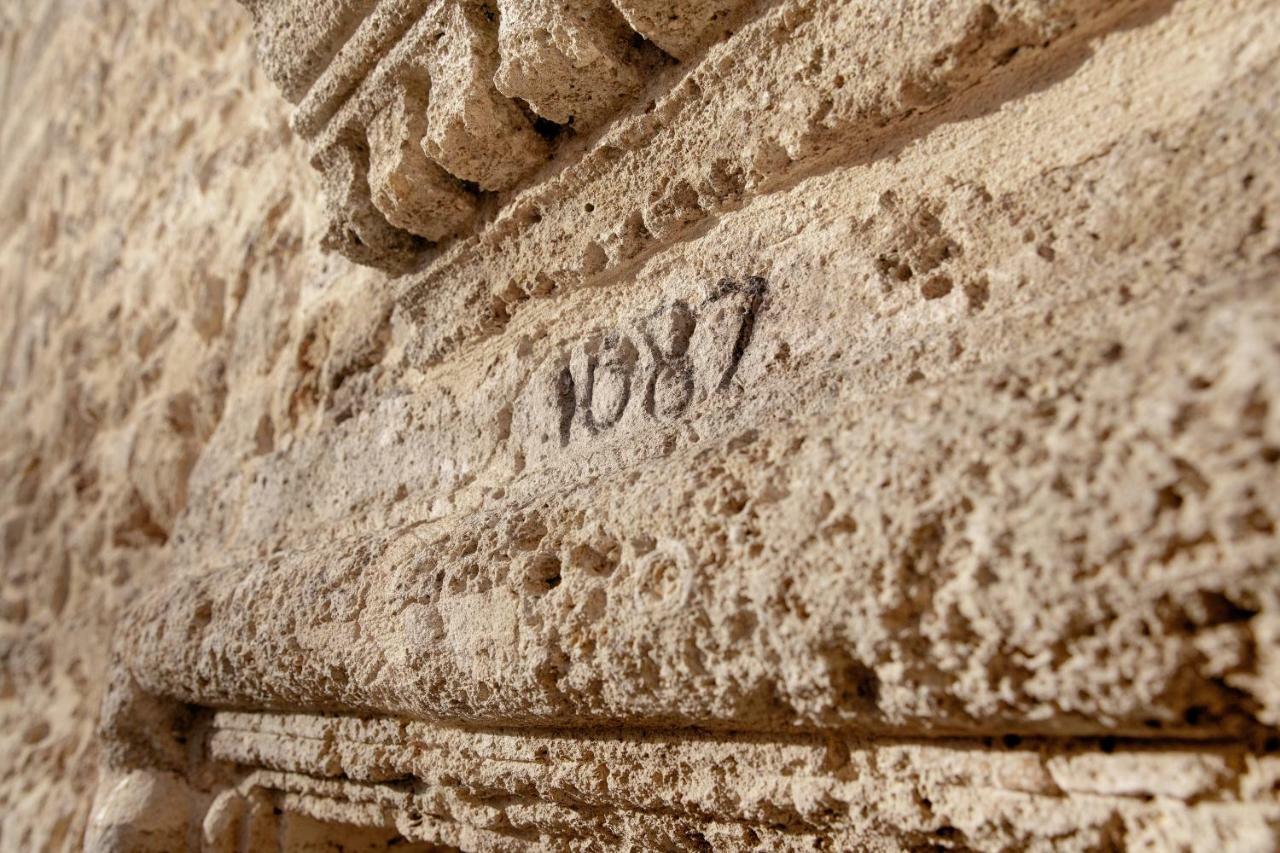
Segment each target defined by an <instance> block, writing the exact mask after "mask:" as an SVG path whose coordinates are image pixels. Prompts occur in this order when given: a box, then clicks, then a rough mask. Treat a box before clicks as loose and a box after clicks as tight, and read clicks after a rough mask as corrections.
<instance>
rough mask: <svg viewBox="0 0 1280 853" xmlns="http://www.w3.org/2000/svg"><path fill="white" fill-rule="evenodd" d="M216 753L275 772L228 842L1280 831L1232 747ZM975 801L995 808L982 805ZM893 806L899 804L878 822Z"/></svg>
mask: <svg viewBox="0 0 1280 853" xmlns="http://www.w3.org/2000/svg"><path fill="white" fill-rule="evenodd" d="M1103 746H1105V750H1104V749H1102V748H1101V747H1103ZM208 753H209V756H210V758H211V759H212V760H215V761H224V762H228V763H232V764H236V765H240V766H243V767H253V768H261V769H258V770H255V771H253V772H251V773H249V774H247V775H246V776H245V777H244V778H243V779H242V781H241V782H240V783H239V785H238V786H237V788H236V790H235V792H234V793H231V794H230V795H228V796H225V797H224V798H222V799H221V800H220V801H219V802H218V804H217V805H216V807H215V808H214V809H213V810H211V812H210V817H209V818H207V819H206V821H205V825H204V831H205V833H206V841H214V842H216V841H217V835H218V834H219V833H226V834H228V835H235V834H237V833H241V832H246V831H248V832H253V831H255V828H256V826H258V825H270V823H271V821H270V818H269V816H268V815H269V812H270V810H271V808H272V806H273V805H275V804H277V803H281V802H285V803H287V804H288V806H287V807H288V808H289V810H290V811H292V812H297V813H300V814H303V815H310V816H312V817H314V818H316V819H320V820H342V821H344V822H346V823H351V824H355V825H362V826H369V827H386V828H393V829H395V830H397V831H398V832H399V833H400V834H401V835H402V836H403V837H404V838H405V839H407V840H410V841H422V842H431V843H436V844H447V845H450V846H451V847H456V848H460V849H464V850H468V849H503V848H504V847H505V846H507V845H511V844H512V843H513V842H516V843H518V844H522V845H526V846H529V847H536V848H541V849H557V848H559V847H562V846H570V845H572V844H573V843H575V841H576V842H579V843H580V842H581V840H582V839H584V838H594V839H601V840H602V841H608V842H609V843H610V844H614V845H618V846H621V847H630V848H633V849H634V848H640V849H697V848H698V847H699V846H700V845H709V846H710V848H711V849H766V850H812V849H815V847H821V846H823V845H826V846H827V847H830V848H832V849H846V850H852V849H866V848H869V847H874V846H876V845H884V844H886V842H891V843H896V844H898V845H900V846H901V847H902V848H908V849H912V848H919V847H923V846H926V845H928V844H930V843H934V844H943V845H945V844H951V845H960V844H963V845H967V846H969V847H971V848H973V849H992V848H996V847H999V846H1002V845H1003V846H1008V845H1015V846H1017V845H1034V844H1037V843H1045V842H1046V841H1047V840H1048V839H1049V838H1053V839H1054V840H1055V841H1056V842H1057V843H1058V844H1059V845H1063V846H1068V847H1072V848H1081V847H1088V846H1089V845H1093V846H1094V847H1095V848H1103V847H1107V846H1120V845H1121V844H1122V839H1123V840H1124V843H1127V844H1129V845H1130V846H1135V847H1136V846H1141V845H1142V844H1143V843H1144V842H1148V843H1157V844H1163V843H1168V842H1169V841H1170V840H1172V839H1171V838H1170V837H1169V836H1167V835H1165V836H1162V835H1161V834H1160V833H1159V832H1153V831H1152V832H1149V834H1148V836H1147V838H1146V839H1144V838H1143V833H1142V832H1141V831H1138V832H1134V833H1132V834H1130V835H1129V836H1128V837H1127V838H1126V837H1125V836H1124V834H1123V833H1122V831H1121V830H1120V829H1119V827H1120V825H1121V824H1127V825H1131V826H1135V827H1140V826H1144V825H1146V826H1150V827H1154V826H1156V825H1159V823H1160V820H1161V815H1162V814H1165V813H1167V811H1166V810H1167V809H1169V807H1170V804H1173V803H1176V804H1178V806H1179V807H1180V808H1183V809H1185V814H1186V815H1187V821H1186V826H1187V829H1186V830H1184V831H1185V832H1186V833H1187V835H1186V836H1184V837H1185V838H1186V839H1187V840H1191V839H1193V838H1194V839H1195V841H1196V842H1198V843H1203V842H1204V841H1205V840H1206V839H1208V838H1211V837H1213V836H1214V835H1215V834H1217V832H1216V831H1215V830H1214V829H1213V828H1212V827H1213V826H1214V824H1215V823H1217V822H1219V821H1227V822H1233V821H1234V822H1237V824H1236V827H1235V832H1234V833H1233V834H1232V836H1231V837H1232V840H1233V841H1235V842H1238V843H1244V844H1246V845H1247V844H1249V843H1251V842H1252V843H1254V844H1257V843H1266V841H1267V840H1268V839H1269V838H1270V827H1269V825H1268V822H1269V821H1275V820H1277V819H1280V804H1277V803H1276V802H1275V801H1274V800H1271V799H1270V798H1268V797H1267V796H1266V795H1265V794H1264V792H1265V791H1266V789H1267V787H1268V786H1269V785H1271V784H1274V783H1275V782H1276V781H1277V780H1280V758H1277V757H1276V756H1267V757H1264V758H1262V759H1260V760H1256V761H1255V760H1249V759H1246V757H1245V754H1244V753H1242V752H1241V751H1239V749H1238V748H1237V747H1233V746H1232V745H1229V744H1212V745H1205V746H1202V747H1197V748H1186V747H1183V746H1180V745H1174V746H1173V747H1172V748H1170V747H1169V746H1167V745H1165V746H1162V747H1159V748H1153V746H1152V745H1150V744H1135V743H1126V742H1123V741H1109V742H1107V743H1106V744H1102V743H1101V742H1097V741H1094V742H1089V741H1072V742H1055V741H1044V740H1041V741H1035V740H1027V739H1021V738H1017V737H1012V736H1009V737H1004V738H1000V739H995V740H994V741H993V740H992V739H987V740H985V741H984V740H980V739H976V740H947V739H940V740H934V741H927V740H925V741H922V740H909V739H908V740H902V741H896V742H895V741H892V740H880V741H877V742H875V743H870V744H869V743H866V742H863V741H859V740H857V739H847V738H839V737H829V736H828V737H813V736H808V737H806V736H800V735H792V736H774V737H771V738H759V737H752V736H750V735H724V736H714V735H709V734H696V733H691V734H682V735H681V736H679V737H673V736H671V735H668V734H663V733H660V732H646V731H642V730H641V731H635V730H620V731H610V732H601V733H582V732H575V731H573V730H550V731H535V732H529V731H514V730H506V731H480V730H466V729H451V728H442V727H436V726H430V725H423V724H417V723H406V722H401V721H389V720H377V719H367V720H334V719H332V718H315V717H306V716H301V715H271V714H260V715H255V714H243V713H228V712H221V713H217V714H215V715H213V719H212V721H211V725H210V727H209V735H208ZM936 768H946V770H945V774H939V773H934V772H931V771H933V770H934V769H936ZM972 798H982V799H984V800H985V801H986V802H987V803H988V807H987V809H985V810H983V811H982V812H975V811H974V810H972V809H970V808H967V807H966V805H965V803H966V801H967V800H969V799H972ZM886 801H892V802H895V803H897V804H899V805H897V806H896V807H889V808H884V809H882V810H880V811H879V812H878V813H876V814H874V815H864V814H862V813H860V812H859V806H861V805H862V804H865V803H869V802H886ZM1067 813H1071V817H1070V818H1069V819H1068V818H1066V815H1067ZM1068 827H1069V828H1068ZM704 849H705V848H704Z"/></svg>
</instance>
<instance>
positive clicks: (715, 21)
mask: <svg viewBox="0 0 1280 853" xmlns="http://www.w3.org/2000/svg"><path fill="white" fill-rule="evenodd" d="M613 5H614V6H617V7H618V11H619V12H621V13H622V16H623V17H624V18H626V19H627V23H628V24H630V25H631V28H632V29H634V30H635V31H636V32H638V33H640V34H641V35H642V36H644V37H645V38H647V39H648V40H649V41H651V42H653V43H654V44H656V45H657V46H658V47H660V48H662V49H663V50H664V51H666V52H667V53H669V54H670V55H672V56H674V57H675V58H676V59H679V60H681V61H684V60H687V59H690V58H692V57H693V56H694V55H695V54H696V53H697V52H698V50H699V49H701V48H702V47H705V46H706V45H707V44H709V43H711V42H714V41H719V40H720V39H721V38H723V37H724V35H725V34H726V33H727V32H729V31H730V30H731V29H732V27H733V25H734V24H735V23H736V21H735V15H734V13H735V12H737V11H738V10H740V9H741V8H742V7H743V6H745V5H747V3H746V0H683V2H680V3H671V2H664V0H613Z"/></svg>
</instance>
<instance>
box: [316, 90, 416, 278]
mask: <svg viewBox="0 0 1280 853" xmlns="http://www.w3.org/2000/svg"><path fill="white" fill-rule="evenodd" d="M391 117H394V113H392V114H391ZM392 124H393V127H394V122H393V123H392ZM392 133H394V131H392ZM391 138H392V139H394V138H395V137H394V136H392V137H391ZM399 150H400V149H399V148H395V147H392V148H391V150H388V148H387V147H383V148H382V149H381V151H380V152H379V155H380V160H379V167H380V168H379V172H378V175H377V178H376V180H377V181H378V186H377V189H378V191H379V193H380V195H381V197H382V199H383V203H384V204H385V205H386V206H387V207H388V208H389V209H391V210H393V211H394V212H395V214H396V216H397V217H403V218H404V221H406V222H408V221H413V222H414V223H415V224H420V225H423V226H424V227H425V226H426V223H419V222H418V220H417V219H416V218H414V213H416V212H417V211H416V210H414V208H413V207H412V206H411V205H413V204H414V203H415V201H416V198H417V196H416V193H415V194H413V195H410V196H409V199H407V200H406V205H405V207H404V208H401V207H400V206H399V199H398V197H396V196H395V195H393V193H395V191H396V190H397V189H398V188H397V187H395V186H394V185H390V184H389V181H391V180H394V178H393V176H394V175H395V174H397V172H393V171H391V170H390V169H389V165H388V164H389V163H394V162H395V161H394V159H392V156H394V153H398V151H399ZM388 155H392V156H388ZM369 158H370V152H369V148H368V146H367V144H364V143H360V142H351V143H347V144H338V145H335V146H333V147H331V148H328V149H326V150H323V151H320V152H318V153H317V154H316V155H315V157H314V158H313V161H312V162H313V163H315V164H316V166H317V168H319V170H320V172H321V175H322V176H323V178H324V182H323V183H324V194H325V207H326V211H327V214H328V219H329V224H328V228H327V230H326V231H325V235H324V238H323V240H322V245H323V246H324V247H325V248H326V249H330V250H335V251H340V252H341V253H342V254H344V255H346V256H347V257H348V258H351V259H352V260H358V261H359V262H361V263H366V264H370V265H377V266H382V267H384V268H386V269H388V270H390V271H403V270H405V269H408V268H409V267H411V266H412V265H413V264H414V262H415V261H416V260H417V258H418V257H419V255H420V254H421V251H422V249H423V247H424V245H423V242H422V240H421V238H419V237H415V236H414V235H413V234H411V233H409V232H408V231H405V230H403V229H401V228H397V227H396V226H394V225H392V224H391V223H390V222H389V221H387V218H386V216H385V215H384V214H383V213H382V211H381V210H379V209H378V207H377V206H376V204H375V202H374V199H373V197H372V195H371V191H372V188H373V186H372V184H371V180H370V178H371V176H370V173H369ZM435 227H439V226H435Z"/></svg>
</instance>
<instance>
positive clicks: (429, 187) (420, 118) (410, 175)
mask: <svg viewBox="0 0 1280 853" xmlns="http://www.w3.org/2000/svg"><path fill="white" fill-rule="evenodd" d="M426 128H427V106H426V98H425V96H424V92H423V90H422V89H420V88H417V87H415V86H413V85H412V84H408V85H406V86H404V87H402V88H400V89H398V90H397V91H396V92H395V93H394V94H393V95H392V98H391V102H390V103H388V104H387V105H386V106H384V107H383V108H382V109H381V110H380V111H379V112H378V114H377V115H376V116H374V118H373V121H371V122H370V124H369V160H370V168H369V188H370V190H371V191H372V193H373V204H374V206H375V207H377V208H378V210H379V211H381V212H382V214H383V215H384V216H385V217H386V218H387V222H389V223H390V224H391V225H392V226H394V227H396V228H400V229H403V230H405V231H408V232H410V233H411V234H416V235H418V236H419V237H425V238H426V239H428V240H440V239H442V238H443V237H446V236H448V235H450V234H453V233H454V232H455V231H457V230H458V229H459V228H460V227H462V225H463V223H465V222H466V221H467V220H468V219H469V218H470V217H471V214H472V213H473V212H474V211H475V205H476V202H475V197H474V196H473V195H472V194H471V193H470V192H468V191H467V190H466V188H465V187H463V186H462V184H461V183H460V182H459V181H458V179H457V178H455V177H454V176H453V175H450V174H449V173H448V172H446V171H445V170H444V169H442V168H440V166H439V165H437V164H436V163H434V162H432V161H431V160H430V159H428V158H427V156H426V154H425V153H423V150H422V141H423V138H424V136H425V134H426Z"/></svg>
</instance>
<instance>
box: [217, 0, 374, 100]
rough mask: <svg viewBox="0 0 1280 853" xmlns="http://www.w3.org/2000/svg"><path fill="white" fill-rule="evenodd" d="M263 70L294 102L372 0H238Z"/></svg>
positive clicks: (347, 36) (370, 5)
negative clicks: (250, 23)
mask: <svg viewBox="0 0 1280 853" xmlns="http://www.w3.org/2000/svg"><path fill="white" fill-rule="evenodd" d="M241 3H242V4H243V5H244V6H245V8H246V9H248V10H249V13H250V14H251V15H252V16H253V24H254V36H255V38H256V41H257V48H258V59H259V61H260V62H261V63H262V67H263V70H265V71H266V72H267V75H268V76H269V77H270V78H271V80H272V81H273V82H274V83H275V84H276V85H277V86H279V87H280V91H281V92H282V93H283V94H284V96H285V97H286V98H288V99H289V100H290V101H293V102H294V103H297V102H298V101H299V100H301V99H302V96H303V95H305V94H306V93H307V90H308V89H309V88H311V84H312V83H314V82H315V81H316V78H318V77H319V76H320V74H321V73H322V72H323V71H324V70H325V69H326V68H327V67H328V66H329V63H330V62H331V61H332V60H333V57H334V55H335V54H336V53H337V52H338V49H339V48H341V47H342V45H343V44H344V43H345V42H346V41H347V39H348V38H350V37H351V34H352V33H354V32H355V30H356V28H357V27H358V26H359V24H360V23H361V22H362V21H363V20H364V19H365V17H366V16H367V15H368V14H369V13H370V12H371V11H372V10H373V8H374V7H375V6H376V5H377V3H378V0H319V2H315V0H308V2H306V3H299V2H295V0H241Z"/></svg>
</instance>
